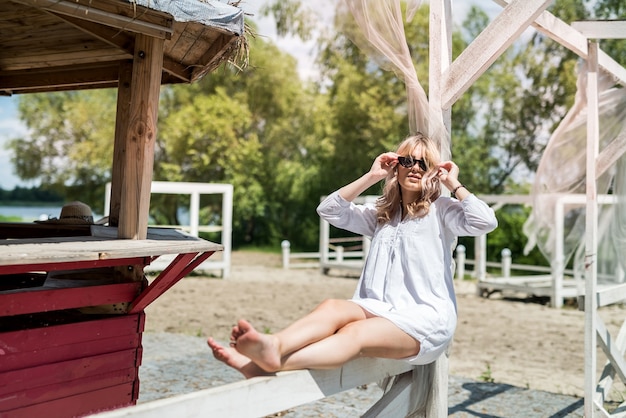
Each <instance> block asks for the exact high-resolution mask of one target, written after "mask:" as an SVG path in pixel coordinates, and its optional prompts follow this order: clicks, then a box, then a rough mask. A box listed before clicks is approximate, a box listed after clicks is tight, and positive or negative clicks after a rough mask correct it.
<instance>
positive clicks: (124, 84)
mask: <svg viewBox="0 0 626 418" xmlns="http://www.w3.org/2000/svg"><path fill="white" fill-rule="evenodd" d="M119 71H120V73H119V82H118V86H117V113H116V115H117V116H116V118H115V142H114V145H113V168H112V170H111V201H110V205H109V225H110V226H118V225H119V222H120V205H121V200H122V179H123V178H124V168H125V158H124V154H125V153H126V134H127V133H128V121H129V116H130V101H131V90H132V88H131V83H132V75H133V63H132V61H125V62H123V63H121V64H120V70H119Z"/></svg>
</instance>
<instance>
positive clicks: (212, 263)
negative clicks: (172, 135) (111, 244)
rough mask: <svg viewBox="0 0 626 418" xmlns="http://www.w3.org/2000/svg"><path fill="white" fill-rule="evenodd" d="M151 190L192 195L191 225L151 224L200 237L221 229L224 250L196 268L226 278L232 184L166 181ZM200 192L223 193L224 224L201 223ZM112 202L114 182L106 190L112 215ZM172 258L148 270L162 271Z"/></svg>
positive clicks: (107, 205) (231, 219)
mask: <svg viewBox="0 0 626 418" xmlns="http://www.w3.org/2000/svg"><path fill="white" fill-rule="evenodd" d="M150 190H151V193H152V194H156V193H163V194H176V195H181V194H186V195H190V203H189V224H188V225H151V226H158V227H168V228H177V229H182V230H183V231H186V232H188V233H189V234H190V235H193V236H194V237H197V236H198V234H199V233H200V232H219V233H220V235H221V240H220V241H219V242H218V243H219V244H222V245H223V246H224V250H223V251H221V252H219V253H216V254H214V255H213V256H211V257H209V259H207V260H206V261H204V262H203V263H202V264H200V265H199V266H198V267H197V268H196V269H195V270H196V271H214V270H218V271H220V272H221V275H222V277H223V278H227V277H228V276H229V275H230V265H231V251H232V235H233V228H232V224H233V186H232V184H218V183H192V182H165V181H153V182H152V186H151V189H150ZM200 195H222V213H221V219H222V223H221V225H200ZM110 202H111V183H107V185H106V191H105V202H104V214H105V215H108V214H109V207H110ZM171 260H172V259H171V257H170V258H168V257H166V256H162V257H159V258H158V259H156V260H155V261H153V262H152V263H151V264H150V265H149V266H147V267H146V271H158V270H163V269H164V268H165V267H166V266H167V265H168V264H169V263H170V261H171Z"/></svg>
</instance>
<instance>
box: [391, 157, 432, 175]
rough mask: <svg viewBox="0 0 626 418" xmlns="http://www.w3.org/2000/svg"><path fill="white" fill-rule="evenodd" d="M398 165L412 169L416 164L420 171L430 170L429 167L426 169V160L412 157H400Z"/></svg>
mask: <svg viewBox="0 0 626 418" xmlns="http://www.w3.org/2000/svg"><path fill="white" fill-rule="evenodd" d="M398 163H399V164H400V165H401V166H402V167H404V168H412V167H413V166H414V165H415V164H417V165H418V166H419V168H420V170H422V171H427V170H428V167H426V162H425V161H424V160H422V159H418V158H413V157H412V156H410V155H409V156H408V157H398Z"/></svg>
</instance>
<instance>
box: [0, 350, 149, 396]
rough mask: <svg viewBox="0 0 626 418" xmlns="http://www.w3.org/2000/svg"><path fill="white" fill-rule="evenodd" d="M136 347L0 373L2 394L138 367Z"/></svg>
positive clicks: (0, 392) (0, 390)
mask: <svg viewBox="0 0 626 418" xmlns="http://www.w3.org/2000/svg"><path fill="white" fill-rule="evenodd" d="M136 359H137V353H136V350H125V351H120V352H117V353H110V354H102V355H99V356H93V357H86V358H81V359H76V360H69V361H63V362H59V363H52V364H45V365H42V366H36V367H30V368H27V369H22V370H11V371H7V372H2V373H0V394H7V393H14V392H17V391H20V390H26V389H33V388H37V387H41V386H47V385H52V384H63V383H64V382H69V381H72V380H76V379H82V378H88V377H94V376H95V379H97V376H98V375H101V374H104V373H107V372H110V371H113V370H120V369H126V368H129V367H137V365H136Z"/></svg>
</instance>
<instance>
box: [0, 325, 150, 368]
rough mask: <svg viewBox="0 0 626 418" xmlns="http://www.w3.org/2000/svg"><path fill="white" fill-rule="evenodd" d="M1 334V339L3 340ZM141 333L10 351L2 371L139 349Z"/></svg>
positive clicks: (3, 362)
mask: <svg viewBox="0 0 626 418" xmlns="http://www.w3.org/2000/svg"><path fill="white" fill-rule="evenodd" d="M1 339H2V338H1V336H0V340H1ZM139 341H140V336H139V334H137V333H135V334H130V335H121V336H119V337H112V338H107V339H101V340H92V341H80V342H76V343H73V344H66V345H59V346H51V347H48V348H43V349H35V350H32V349H31V350H25V351H20V352H16V353H8V352H5V354H4V355H3V356H2V357H0V358H1V359H2V361H1V362H0V372H3V371H9V370H17V369H25V368H29V367H35V366H40V365H42V364H51V363H58V362H61V361H66V360H72V359H77V358H82V357H89V356H95V355H99V354H106V353H114V352H116V351H122V350H128V349H137V348H138V346H139Z"/></svg>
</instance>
